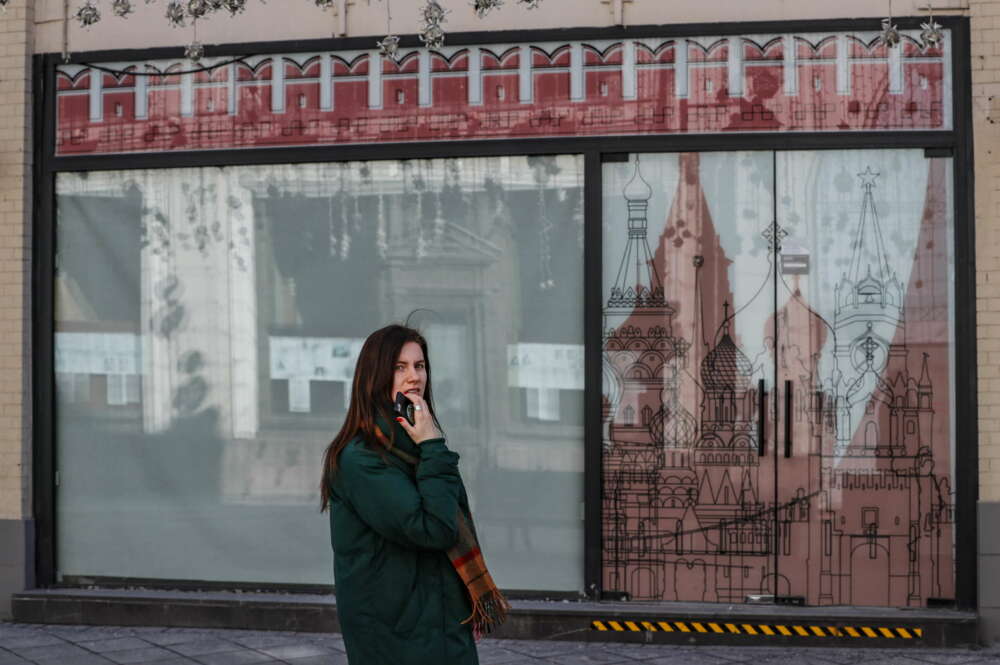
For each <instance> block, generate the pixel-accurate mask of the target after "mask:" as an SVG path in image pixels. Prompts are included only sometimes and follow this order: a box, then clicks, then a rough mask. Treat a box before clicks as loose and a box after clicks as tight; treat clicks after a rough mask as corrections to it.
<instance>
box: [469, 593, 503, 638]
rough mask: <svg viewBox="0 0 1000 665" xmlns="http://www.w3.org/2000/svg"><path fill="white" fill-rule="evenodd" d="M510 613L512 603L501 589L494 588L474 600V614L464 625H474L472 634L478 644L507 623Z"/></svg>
mask: <svg viewBox="0 0 1000 665" xmlns="http://www.w3.org/2000/svg"><path fill="white" fill-rule="evenodd" d="M508 612H510V603H508V602H507V599H506V598H504V595H503V594H502V593H500V590H499V589H497V588H493V589H491V590H490V591H488V592H487V593H485V594H483V595H482V596H480V597H479V598H474V599H472V614H470V615H469V618H467V619H466V620H465V621H463V622H462V623H463V624H466V623H470V622H471V623H472V634H473V636H474V637H475V639H476V641H477V642H478V641H479V640H480V639H481V638H482V637H483V636H484V635H489V634H490V633H491V632H493V629H495V628H497V627H499V626H500V624H502V623H503V622H504V621H506V619H507V613H508Z"/></svg>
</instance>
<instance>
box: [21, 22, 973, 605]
mask: <svg viewBox="0 0 1000 665" xmlns="http://www.w3.org/2000/svg"><path fill="white" fill-rule="evenodd" d="M922 20H924V19H922V18H919V17H898V18H895V19H894V22H895V23H896V24H897V25H898V27H899V28H900V29H905V30H913V29H919V28H920V25H919V24H920V22H921V21H922ZM938 20H939V21H940V23H942V24H943V26H944V27H945V28H947V29H949V30H950V31H951V45H952V53H951V68H952V69H951V72H950V75H951V80H952V87H951V90H952V118H953V127H952V129H949V130H941V131H913V130H890V131H864V132H833V131H831V132H802V133H798V132H766V133H765V132H761V133H733V134H721V133H715V134H683V135H682V134H664V135H658V136H652V135H642V136H608V137H559V138H538V139H520V138H519V139H510V140H468V141H454V142H412V143H385V144H373V145H337V146H308V147H289V148H237V149H226V150H201V151H191V152H159V153H128V154H108V155H87V156H56V153H55V129H56V124H55V120H56V117H55V107H56V105H55V90H56V88H55V72H56V67H57V66H58V65H60V64H62V63H63V62H64V61H63V59H62V56H61V55H60V54H55V53H47V54H40V55H36V56H35V57H34V61H33V90H34V109H33V126H34V137H35V146H34V173H33V180H34V187H33V213H34V214H33V228H32V231H31V246H32V256H31V261H32V275H31V277H32V281H31V285H32V286H31V317H32V318H31V323H32V333H31V337H32V338H31V345H32V351H31V360H32V368H31V383H30V384H27V383H26V385H30V386H31V390H32V392H33V394H32V402H33V407H32V408H33V412H32V423H31V432H32V442H31V445H32V455H33V464H32V467H33V505H34V521H35V553H36V560H35V583H36V585H37V586H38V587H39V588H49V587H56V586H61V587H80V586H83V585H84V584H87V583H93V581H92V580H86V581H83V580H78V581H74V580H65V581H63V582H57V576H56V574H57V570H58V567H57V564H58V562H57V560H56V552H57V543H56V528H55V527H56V520H57V519H58V515H57V514H56V500H55V498H56V491H57V488H56V476H55V459H56V456H55V452H56V451H55V446H56V440H55V422H56V418H55V411H56V408H57V406H58V405H57V403H56V400H55V371H54V370H55V365H54V357H53V356H54V325H55V324H54V322H55V318H54V274H55V273H54V265H55V179H56V176H57V174H58V173H62V172H74V171H76V172H79V171H96V170H128V169H140V168H142V169H153V168H180V167H199V166H237V165H255V164H288V163H292V164H294V163H304V162H346V161H359V160H384V159H416V158H449V157H492V156H504V155H555V154H582V155H583V156H584V194H583V196H584V202H583V209H584V229H585V230H584V234H585V235H584V250H583V253H584V257H583V258H584V274H583V275H581V279H582V283H583V288H584V326H585V328H584V349H585V360H584V375H585V390H584V423H583V426H584V445H585V451H584V484H585V486H584V544H583V552H584V579H583V580H581V587H582V588H583V589H584V591H585V593H586V595H587V596H589V597H591V598H594V599H600V598H601V597H602V591H603V590H602V588H601V578H602V575H601V572H602V561H601V535H602V527H601V508H602V507H601V464H602V456H601V453H602V449H601V363H602V357H601V333H602V331H601V325H602V318H601V312H602V305H603V303H602V302H601V301H602V284H601V275H602V274H603V273H602V266H601V261H602V247H601V242H602V228H601V215H602V201H601V192H602V182H601V171H602V169H601V164H602V163H603V162H604V161H606V160H607V161H614V160H620V158H621V155H622V153H631V152H710V151H734V150H775V151H784V150H825V149H850V148H883V149H888V148H911V149H912V148H923V149H924V150H925V151H926V152H927V154H928V156H951V157H953V158H954V168H953V174H954V175H953V178H954V182H953V186H954V193H955V196H954V206H955V207H954V219H955V225H954V233H955V237H954V241H955V242H954V250H955V275H954V277H955V284H954V289H955V290H954V293H953V298H954V302H955V322H954V323H955V333H956V339H955V341H954V343H955V364H956V367H960V368H962V371H960V372H957V373H956V377H955V385H954V390H955V392H956V394H957V395H961V396H962V397H963V398H962V399H958V400H956V413H955V421H956V432H955V435H956V448H955V455H956V457H955V475H956V479H961V481H960V482H957V487H956V506H955V508H956V517H955V542H956V552H955V569H956V598H955V600H956V604H957V607H958V608H959V609H963V610H970V609H971V610H974V609H975V608H976V607H977V602H978V598H977V584H978V580H977V577H978V571H977V549H976V546H975V543H976V542H977V536H978V531H977V523H976V505H977V501H978V493H979V492H978V477H979V473H978V470H979V456H978V454H979V439H978V421H977V418H978V413H977V408H978V404H977V402H978V400H977V388H978V386H977V371H976V370H977V365H976V363H977V349H976V267H975V216H974V210H975V207H974V181H973V164H974V162H973V136H972V78H971V53H970V21H969V19H968V18H967V17H940V18H939V19H938ZM879 29H880V25H879V20H878V19H875V18H867V19H835V20H794V21H759V22H730V23H692V24H685V25H645V26H630V27H621V26H619V27H609V28H573V29H563V30H509V31H493V32H466V33H455V34H449V35H448V43H449V44H450V45H482V44H490V43H506V42H512V43H522V42H535V41H552V40H588V39H623V38H628V39H637V38H642V37H665V38H671V37H674V38H680V37H696V36H704V35H717V36H729V35H748V34H760V33H795V32H821V31H823V32H838V31H843V32H851V31H872V32H877V31H878V30H879ZM374 39H375V37H352V38H343V39H322V40H298V41H281V42H268V43H244V44H228V45H220V46H218V47H210V48H209V49H208V52H209V53H208V54H209V55H211V56H217V55H229V56H240V55H251V54H273V53H288V52H296V51H304V50H329V51H338V50H347V49H358V48H364V49H368V48H370V47H371V44H372V43H373V41H374ZM401 45H402V46H403V47H411V46H412V47H415V46H419V45H420V43H419V41H418V39H417V37H416V36H415V35H406V36H404V37H403V38H402V41H401ZM180 57H183V48H182V47H169V48H155V49H146V50H113V51H98V52H87V53H77V54H73V55H72V56H71V58H70V62H73V63H78V64H89V63H99V62H122V61H132V60H139V61H142V60H150V59H157V58H180ZM105 581H106V582H107V583H109V584H115V583H116V582H117V583H126V582H127V580H123V579H122V580H113V579H111V580H105ZM74 582H75V583H74ZM143 583H144V584H145V585H147V586H152V587H156V586H162V587H163V588H178V586H189V585H191V584H195V583H194V582H193V581H183V580H181V581H177V580H143ZM197 586H198V587H199V588H206V586H207V585H206V584H205V583H198V584H197ZM215 586H216V587H217V588H227V589H235V588H241V587H240V585H238V584H221V585H215ZM266 586H271V585H261V584H255V585H253V588H262V587H266ZM278 588H281V589H283V590H306V589H298V588H297V585H278ZM309 590H314V588H313V589H309ZM539 593H541V595H546V596H548V597H553V596H560V595H562V596H565V595H567V594H551V593H550V594H545V593H542V592H539ZM515 595H521V596H522V597H524V596H530V595H535V594H532V593H528V592H525V593H521V594H515ZM569 595H573V594H569Z"/></svg>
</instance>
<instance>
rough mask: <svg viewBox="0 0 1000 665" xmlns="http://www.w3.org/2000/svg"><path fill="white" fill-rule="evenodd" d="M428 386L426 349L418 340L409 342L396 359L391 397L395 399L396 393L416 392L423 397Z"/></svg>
mask: <svg viewBox="0 0 1000 665" xmlns="http://www.w3.org/2000/svg"><path fill="white" fill-rule="evenodd" d="M426 387H427V361H426V360H424V351H423V349H421V348H420V345H419V344H417V343H416V342H407V343H406V344H404V345H403V348H402V350H401V351H400V352H399V358H397V359H396V365H395V367H394V369H393V379H392V393H391V394H390V395H389V399H394V398H395V397H396V393H403V394H404V395H405V394H413V393H416V394H417V395H420V396H421V397H423V396H424V390H425V389H426Z"/></svg>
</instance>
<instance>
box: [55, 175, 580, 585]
mask: <svg viewBox="0 0 1000 665" xmlns="http://www.w3.org/2000/svg"><path fill="white" fill-rule="evenodd" d="M57 193H58V213H59V216H58V233H57V238H58V252H57V265H58V269H57V276H56V285H57V315H56V359H57V392H58V398H59V410H58V418H57V437H58V447H57V450H58V451H59V453H58V461H57V467H58V469H59V470H60V475H61V479H62V482H61V485H60V487H59V497H58V507H59V514H60V520H59V527H58V528H59V539H58V543H59V545H58V547H59V561H60V573H61V574H62V575H70V576H80V575H86V576H102V575H103V576H115V577H123V576H127V577H148V578H167V579H192V578H193V579H202V580H225V581H258V582H278V583H307V584H329V583H330V581H331V574H330V571H331V565H330V564H331V557H330V553H329V544H328V542H329V541H328V535H327V526H326V524H325V523H324V522H323V520H324V519H325V518H324V517H321V516H320V515H319V513H318V511H317V510H316V502H317V501H318V493H317V487H316V485H317V482H318V468H319V460H320V457H321V455H322V452H323V450H324V448H325V447H326V445H327V444H328V443H329V439H330V437H331V436H332V433H333V432H334V431H335V430H336V428H337V427H338V426H339V424H340V420H341V418H342V417H343V415H344V413H345V409H346V404H347V401H348V399H349V397H350V394H349V391H350V378H351V376H352V373H353V368H354V362H355V360H356V357H357V354H358V351H359V348H360V344H361V342H362V340H363V339H364V337H365V336H366V335H367V334H368V333H369V332H371V331H372V330H374V329H375V328H377V327H379V326H381V325H384V324H385V323H387V322H390V321H394V320H395V321H402V320H404V319H405V318H406V317H407V316H408V315H409V314H410V313H411V312H414V313H413V314H412V316H411V318H410V322H411V323H416V324H417V325H418V326H419V327H421V328H422V329H423V330H424V331H425V332H426V334H427V336H428V338H429V341H430V345H431V360H432V366H433V368H434V383H435V395H436V397H437V400H438V403H437V406H438V410H439V414H440V416H441V419H442V422H443V424H444V427H445V429H446V432H447V434H448V438H449V444H450V446H451V447H452V448H453V449H454V450H456V451H457V452H459V453H460V454H461V456H462V469H463V474H464V477H465V478H466V482H467V484H468V489H469V493H470V499H471V501H472V503H473V508H474V510H475V511H476V517H477V524H479V525H481V526H480V528H481V531H482V533H480V539H481V541H482V542H483V546H484V550H485V551H486V554H487V556H488V557H489V559H490V565H491V568H493V569H494V570H495V577H496V578H497V579H498V580H499V581H500V583H501V585H502V586H504V587H505V588H508V589H512V588H513V589H543V590H577V589H579V588H580V586H581V581H582V563H583V562H582V559H583V557H582V541H583V537H582V522H581V521H580V510H579V505H580V502H581V501H582V495H583V492H582V490H583V482H582V471H583V461H582V460H583V449H582V438H583V433H582V426H581V424H582V395H583V392H582V390H583V385H582V340H583V327H582V323H583V312H582V306H583V297H582V293H581V292H580V283H581V280H580V275H581V274H582V272H583V266H582V243H583V227H582V224H583V220H582V210H581V201H582V161H581V160H580V159H579V158H577V157H572V156H558V157H538V158H525V157H503V158H494V159H454V160H413V161H386V162H351V163H342V164H304V165H294V166H292V165H277V166H258V167H239V168H201V169H174V170H137V171H121V172H97V173H87V174H61V175H60V176H59V178H58V185H57ZM415 310H416V311H415ZM112 544H113V546H112Z"/></svg>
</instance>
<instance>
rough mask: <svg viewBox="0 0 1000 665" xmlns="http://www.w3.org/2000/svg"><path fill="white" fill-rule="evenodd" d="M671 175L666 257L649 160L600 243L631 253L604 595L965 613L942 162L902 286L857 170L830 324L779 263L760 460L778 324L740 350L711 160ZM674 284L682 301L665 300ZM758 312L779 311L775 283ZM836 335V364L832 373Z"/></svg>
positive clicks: (619, 318) (609, 462)
mask: <svg viewBox="0 0 1000 665" xmlns="http://www.w3.org/2000/svg"><path fill="white" fill-rule="evenodd" d="M679 160H680V164H679V165H680V180H679V184H678V188H677V192H676V194H675V196H674V199H673V203H672V208H671V210H670V213H669V216H668V220H667V225H666V227H665V231H664V235H663V237H662V238H659V242H657V244H656V247H657V250H656V253H655V255H654V254H653V253H652V252H651V250H650V246H649V240H648V239H647V237H646V234H647V219H646V215H647V206H648V200H649V199H650V195H651V191H652V190H651V188H650V186H649V185H648V184H647V183H646V182H645V181H644V180H643V177H642V174H641V172H640V169H639V167H640V165H639V164H638V162H637V164H636V167H635V176H634V177H633V178H632V180H631V181H630V182H629V183H628V185H627V186H626V188H625V190H624V196H625V199H626V205H627V209H628V220H627V223H623V222H622V221H621V220H620V218H619V217H616V218H615V219H614V221H613V225H614V226H613V229H614V230H612V231H606V232H611V233H626V232H627V234H628V243H627V246H626V249H625V256H624V257H622V258H623V260H622V262H621V266H622V269H621V270H620V272H619V275H618V278H617V280H616V283H615V284H614V285H613V286H612V287H611V290H610V298H609V299H608V300H607V302H606V308H605V310H604V320H605V324H604V330H605V334H604V357H605V360H604V373H605V390H604V413H603V417H604V434H603V436H604V480H603V515H604V518H603V520H604V526H603V528H604V541H603V542H604V545H603V548H604V551H603V556H604V580H603V583H604V588H605V589H606V590H608V591H623V592H627V593H628V594H629V595H630V597H631V598H632V599H634V600H643V599H644V600H683V601H717V602H744V600H745V597H746V596H747V595H749V594H762V593H763V594H777V595H779V596H800V597H804V599H805V601H806V602H807V603H809V604H818V605H829V604H852V605H878V606H900V607H902V606H922V605H924V604H926V602H927V599H928V598H953V597H954V589H953V584H954V582H953V551H952V547H953V541H952V538H953V534H952V522H953V505H952V487H951V484H950V481H949V476H950V472H949V468H950V459H949V458H950V448H949V438H950V434H949V429H950V424H949V419H950V414H949V412H948V411H949V407H948V392H949V391H948V382H949V372H948V368H949V362H950V360H949V358H948V341H947V340H948V332H947V330H948V327H947V320H948V312H947V302H948V293H947V289H948V286H947V278H946V277H945V276H946V274H947V272H946V270H947V253H946V247H947V237H946V233H947V228H946V227H947V224H946V221H945V210H946V206H947V198H946V197H947V192H946V184H945V177H946V175H945V167H944V165H943V164H942V162H941V160H937V161H929V162H928V164H929V165H930V166H929V168H930V173H929V178H928V187H927V193H926V198H925V202H924V212H923V217H922V220H921V223H920V231H919V233H920V237H919V241H918V243H917V245H916V246H917V251H916V253H915V256H913V257H911V258H910V259H908V260H912V261H913V266H912V270H911V272H910V280H909V284H902V283H900V280H899V279H898V277H897V275H896V273H895V272H894V271H893V270H892V268H891V267H890V266H891V265H893V262H891V261H889V260H888V258H887V257H888V254H887V252H889V251H891V249H892V248H891V246H890V245H888V244H887V243H886V241H885V239H884V237H883V232H882V230H881V229H880V226H879V217H878V215H877V212H876V207H875V203H874V197H873V190H874V189H875V188H876V187H877V174H875V173H873V172H872V171H871V170H870V169H869V170H867V171H866V172H864V173H861V174H859V175H860V176H861V178H860V185H861V186H860V187H859V188H858V192H859V194H860V196H859V200H860V205H859V210H858V213H857V214H858V217H857V223H856V224H854V225H853V226H854V228H853V229H851V234H852V236H853V238H852V240H853V249H852V257H851V262H850V266H849V268H848V269H847V270H845V271H844V272H843V274H842V275H838V282H839V283H838V284H837V285H836V288H835V292H834V295H833V297H834V298H835V299H836V306H835V314H834V316H833V317H832V320H824V319H823V318H822V317H820V315H819V314H817V313H816V312H815V311H813V310H812V309H810V306H809V303H808V302H806V299H805V298H804V297H803V295H802V291H801V290H800V288H799V282H798V280H799V279H800V276H801V275H800V274H796V272H799V273H801V272H803V271H796V270H795V269H794V267H788V266H786V267H784V268H783V267H782V263H781V262H780V261H779V262H777V273H778V274H777V275H775V270H770V271H769V272H768V276H767V281H768V283H769V284H771V285H773V282H771V280H773V279H775V277H777V279H778V282H777V288H778V289H779V290H784V291H785V292H786V295H787V296H788V297H787V302H786V304H785V305H783V306H782V307H781V308H780V309H779V311H778V313H777V324H778V326H777V327H778V331H779V332H778V349H779V353H778V358H779V359H778V372H779V379H778V385H779V388H781V389H780V390H778V391H774V390H770V392H769V393H768V394H767V395H766V397H765V413H766V414H767V415H766V420H765V425H766V427H765V439H766V450H765V454H764V455H759V454H758V445H759V440H758V439H759V436H758V413H759V407H760V405H759V402H758V399H759V395H758V381H759V380H760V379H761V378H768V385H771V384H772V383H773V381H771V380H770V377H772V376H773V373H774V361H773V354H772V351H773V346H774V333H773V330H774V327H775V323H776V321H775V319H774V318H773V316H772V317H771V318H769V319H768V320H767V322H766V327H765V333H764V336H765V340H766V341H765V346H766V348H765V349H764V352H763V353H760V354H758V355H757V357H753V358H752V357H751V355H752V354H750V353H748V352H747V351H745V350H743V349H741V347H740V337H739V330H738V326H737V322H738V321H739V317H738V316H736V315H735V314H734V311H733V308H732V306H731V305H730V303H732V302H733V297H732V294H731V293H730V291H731V286H730V283H729V276H728V267H729V263H730V260H729V259H727V257H726V256H725V254H724V252H723V250H722V248H721V244H720V242H719V237H718V236H717V235H716V231H715V227H714V224H713V221H712V219H711V215H710V212H709V207H708V204H707V202H706V199H705V195H704V193H703V192H702V188H701V183H700V175H699V156H698V155H696V154H683V155H680V156H679ZM630 168H631V165H630ZM619 209H620V208H619ZM696 229H700V235H699V234H698V233H697V232H695V233H691V231H695V230H696ZM685 230H687V232H685ZM764 235H765V236H766V237H767V238H768V241H769V247H770V246H771V245H770V242H771V241H772V240H773V239H772V238H771V235H770V233H769V232H768V231H765V233H764ZM778 235H779V238H778V239H777V240H779V241H780V240H781V237H782V236H783V235H784V231H782V230H780V229H779V230H778ZM792 240H793V239H792V238H787V241H789V243H790V242H791V241H792ZM779 247H780V246H779ZM779 258H783V257H779ZM773 259H774V257H773V254H772V253H771V252H770V251H769V252H768V255H767V256H766V258H765V257H763V256H762V257H761V260H762V261H763V260H766V261H767V262H769V263H770V264H771V265H775V263H774V261H773ZM665 266H668V267H667V268H664V267H665ZM661 270H665V271H667V272H666V274H662V273H661ZM670 280H675V281H676V282H677V283H676V286H677V288H674V289H671V290H670V292H672V293H677V294H679V295H678V297H677V299H675V300H670V299H668V298H667V297H666V296H665V291H664V284H669V281H670ZM759 297H765V298H768V301H767V302H769V303H770V302H773V300H771V298H772V288H771V286H768V288H764V289H762V290H761V295H760V296H759ZM828 297H829V296H828ZM779 302H780V301H779ZM681 315H684V317H685V319H684V323H681V322H679V321H678V317H680V316H681ZM689 324H690V325H689ZM887 329H888V330H895V335H894V336H889V337H886V336H885V335H884V334H882V331H884V330H887ZM830 339H834V340H835V343H834V344H833V345H832V347H829V346H828V347H827V348H832V349H833V352H832V354H829V353H828V356H832V357H831V358H830V359H829V360H830V361H832V362H830V361H828V362H826V364H823V363H822V362H821V360H820V358H821V355H822V354H821V349H823V348H824V345H826V344H827V342H828V340H830ZM821 368H822V372H821ZM785 381H790V382H791V386H792V392H793V394H792V404H793V407H792V423H791V427H790V430H791V434H792V440H793V449H792V450H790V451H789V452H790V453H791V456H790V457H789V458H786V457H785V456H784V424H783V420H780V421H779V422H781V423H782V424H781V425H780V427H778V428H777V431H778V432H779V434H778V435H777V436H776V435H775V429H776V428H775V427H774V424H775V423H774V414H775V402H774V400H777V406H778V409H777V414H778V417H779V419H783V418H784V417H785V390H784V386H785ZM775 445H778V446H779V448H778V454H777V456H775V454H774V453H775V449H774V448H773V446H775ZM775 463H777V465H778V468H777V471H778V474H779V475H778V483H779V484H778V488H777V493H775V485H774V482H775V466H774V465H775ZM775 495H777V502H775ZM776 567H777V570H776Z"/></svg>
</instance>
